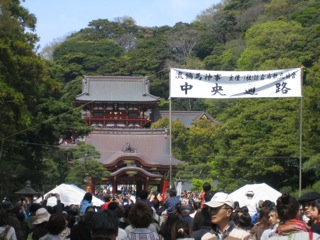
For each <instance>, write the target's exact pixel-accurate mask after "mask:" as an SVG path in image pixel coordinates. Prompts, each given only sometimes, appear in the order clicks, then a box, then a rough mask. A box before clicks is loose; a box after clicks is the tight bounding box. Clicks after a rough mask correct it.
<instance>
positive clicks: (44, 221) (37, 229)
mask: <svg viewBox="0 0 320 240" xmlns="http://www.w3.org/2000/svg"><path fill="white" fill-rule="evenodd" d="M50 216H51V215H50V213H49V212H48V211H47V209H45V208H43V207H41V208H39V209H38V210H37V211H36V220H35V221H34V222H33V225H34V228H33V231H32V240H38V239H40V238H41V237H43V236H44V235H46V234H47V233H48V221H49V219H50Z"/></svg>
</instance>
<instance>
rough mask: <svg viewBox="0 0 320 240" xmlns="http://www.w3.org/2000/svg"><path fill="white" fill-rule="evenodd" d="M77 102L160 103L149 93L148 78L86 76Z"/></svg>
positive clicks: (157, 98) (158, 99)
mask: <svg viewBox="0 0 320 240" xmlns="http://www.w3.org/2000/svg"><path fill="white" fill-rule="evenodd" d="M76 101H101V102H104V101H111V102H159V101H160V98H159V97H156V96H153V95H152V94H150V93H149V80H148V78H147V77H131V76H84V79H83V81H82V93H81V94H79V95H78V96H77V97H76Z"/></svg>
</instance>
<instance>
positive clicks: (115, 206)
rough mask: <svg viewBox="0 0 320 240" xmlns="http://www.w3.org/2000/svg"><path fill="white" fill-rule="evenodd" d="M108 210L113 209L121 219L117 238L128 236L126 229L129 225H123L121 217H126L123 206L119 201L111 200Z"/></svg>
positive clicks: (118, 239) (119, 239)
mask: <svg viewBox="0 0 320 240" xmlns="http://www.w3.org/2000/svg"><path fill="white" fill-rule="evenodd" d="M108 210H110V211H113V212H114V213H115V214H116V216H117V217H118V219H119V230H118V236H117V238H116V239H117V240H122V239H125V238H126V237H127V233H126V231H125V230H124V229H125V228H126V227H127V225H123V222H122V221H120V219H121V218H123V217H124V210H123V208H121V207H120V206H119V204H118V202H111V203H110V204H109V207H108ZM103 211H105V210H103Z"/></svg>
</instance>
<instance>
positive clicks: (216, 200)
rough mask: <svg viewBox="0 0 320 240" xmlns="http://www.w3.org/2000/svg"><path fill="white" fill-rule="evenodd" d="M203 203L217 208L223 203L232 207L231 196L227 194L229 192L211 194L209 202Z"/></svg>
mask: <svg viewBox="0 0 320 240" xmlns="http://www.w3.org/2000/svg"><path fill="white" fill-rule="evenodd" d="M204 204H205V205H207V206H209V207H212V208H217V207H220V206H222V205H224V204H226V205H228V206H230V207H232V208H234V202H233V200H232V198H231V197H230V196H229V194H227V193H224V192H217V193H216V194H215V195H213V197H212V198H211V200H210V201H209V202H206V203H204Z"/></svg>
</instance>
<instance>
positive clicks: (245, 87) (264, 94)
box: [169, 67, 303, 196]
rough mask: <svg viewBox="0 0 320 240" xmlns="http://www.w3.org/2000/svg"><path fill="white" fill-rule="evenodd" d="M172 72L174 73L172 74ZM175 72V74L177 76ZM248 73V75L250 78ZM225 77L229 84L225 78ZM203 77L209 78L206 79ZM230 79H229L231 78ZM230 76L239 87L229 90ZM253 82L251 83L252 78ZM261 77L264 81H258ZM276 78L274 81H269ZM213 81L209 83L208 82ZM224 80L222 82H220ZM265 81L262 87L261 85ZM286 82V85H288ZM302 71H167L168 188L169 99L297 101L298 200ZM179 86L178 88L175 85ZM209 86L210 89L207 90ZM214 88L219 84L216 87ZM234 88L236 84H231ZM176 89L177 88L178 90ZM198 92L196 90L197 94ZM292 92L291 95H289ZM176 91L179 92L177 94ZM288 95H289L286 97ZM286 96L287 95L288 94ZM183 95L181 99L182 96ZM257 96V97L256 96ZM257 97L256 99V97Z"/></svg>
mask: <svg viewBox="0 0 320 240" xmlns="http://www.w3.org/2000/svg"><path fill="white" fill-rule="evenodd" d="M173 70H174V71H176V72H175V73H174V72H173ZM177 71H178V72H179V73H177ZM251 73H252V74H251ZM175 74H176V77H175V79H179V83H178V85H177V84H176V83H175V85H174V87H175V89H174V91H173V84H172V81H173V76H174V75H175ZM223 74H225V75H229V80H228V76H225V75H223ZM207 76H211V78H210V79H208V78H207ZM213 76H214V77H213ZM230 76H232V79H231V77H230ZM234 76H239V77H238V80H239V81H237V82H236V83H239V85H238V86H240V87H238V86H237V87H236V88H233V87H230V85H232V84H234V83H235V81H234ZM254 76H256V77H255V79H253V77H254ZM261 76H264V77H265V78H264V79H260V77H261ZM273 76H277V77H275V78H274V77H273ZM212 78H213V79H212ZM220 80H221V81H220ZM223 80H224V81H223ZM262 80H266V81H267V82H266V84H264V83H262ZM288 81H291V82H289V84H288ZM302 81H303V67H300V68H292V69H279V70H267V71H212V70H192V69H180V68H170V73H169V131H170V132H169V136H170V147H169V148H170V187H171V184H172V123H171V122H172V102H171V101H172V98H212V99H214V98H217V99H228V98H282V97H286V98H288V97H289V98H300V126H299V196H300V195H301V189H302V120H303V108H302V100H303V96H302V87H303V84H302V83H303V82H302ZM179 84H180V85H179ZM210 84H211V86H210ZM218 84H221V85H220V86H218ZM255 84H256V85H255ZM234 85H236V84H234ZM179 87H180V88H179ZM194 87H197V88H198V89H197V91H195V94H190V95H188V94H189V93H190V92H189V93H188V91H189V90H194ZM224 87H225V89H230V90H231V91H233V92H232V94H229V95H228V94H224V93H223V94H222V93H221V92H219V90H224ZM199 89H200V90H199ZM206 89H207V90H208V91H209V90H211V91H210V93H211V95H212V96H210V97H208V91H207V93H205V94H204V90H206ZM291 90H293V91H291ZM179 91H180V92H179ZM290 91H291V93H289V92H290ZM288 93H289V94H288ZM183 94H184V95H183ZM259 94H260V95H259ZM258 95H259V96H258Z"/></svg>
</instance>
